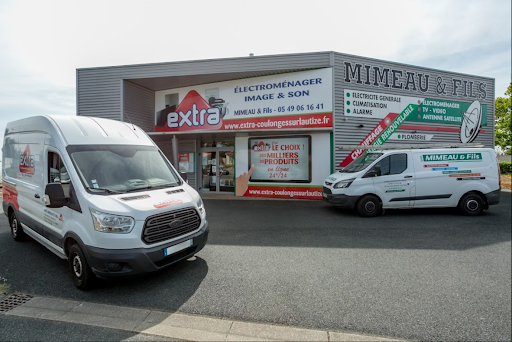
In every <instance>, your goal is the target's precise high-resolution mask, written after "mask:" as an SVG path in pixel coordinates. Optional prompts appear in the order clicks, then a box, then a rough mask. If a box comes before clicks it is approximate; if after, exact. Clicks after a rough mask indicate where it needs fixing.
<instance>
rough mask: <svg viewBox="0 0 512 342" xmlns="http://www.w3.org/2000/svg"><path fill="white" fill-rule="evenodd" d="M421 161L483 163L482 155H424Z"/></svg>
mask: <svg viewBox="0 0 512 342" xmlns="http://www.w3.org/2000/svg"><path fill="white" fill-rule="evenodd" d="M421 159H422V160H423V161H425V162H438V161H482V153H446V154H424V155H422V156H421Z"/></svg>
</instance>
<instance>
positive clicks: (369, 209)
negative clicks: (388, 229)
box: [364, 202, 375, 213]
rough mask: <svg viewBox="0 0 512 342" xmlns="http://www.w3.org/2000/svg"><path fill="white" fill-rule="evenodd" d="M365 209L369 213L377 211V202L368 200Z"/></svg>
mask: <svg viewBox="0 0 512 342" xmlns="http://www.w3.org/2000/svg"><path fill="white" fill-rule="evenodd" d="M364 210H366V212H368V213H372V212H374V211H375V203H373V202H366V203H365V205H364Z"/></svg>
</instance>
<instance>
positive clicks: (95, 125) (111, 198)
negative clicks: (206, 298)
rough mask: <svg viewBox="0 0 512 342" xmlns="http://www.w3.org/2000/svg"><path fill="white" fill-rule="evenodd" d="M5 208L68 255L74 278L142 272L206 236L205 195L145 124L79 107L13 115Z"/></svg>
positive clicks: (87, 280)
mask: <svg viewBox="0 0 512 342" xmlns="http://www.w3.org/2000/svg"><path fill="white" fill-rule="evenodd" d="M2 151H3V158H2V178H3V203H2V204H3V210H4V213H5V215H6V216H7V218H8V219H9V224H10V227H11V232H12V237H13V238H14V240H16V241H19V240H22V239H24V238H25V237H26V236H27V235H28V236H30V237H31V238H33V239H34V240H36V241H38V242H39V243H41V244H42V245H44V246H45V247H46V248H48V249H49V250H50V251H52V252H53V253H55V254H56V255H57V256H59V257H61V258H63V259H67V260H68V262H69V267H70V271H71V274H72V278H73V281H74V284H75V285H76V286H77V287H78V288H79V289H87V288H89V287H90V286H91V283H92V280H93V279H94V276H97V277H100V278H104V279H108V278H116V277H125V276H132V275H140V274H144V273H148V272H153V271H156V270H159V269H162V268H164V267H166V266H169V265H171V264H173V263H175V262H177V261H180V260H183V259H187V258H190V257H192V256H193V255H194V254H196V253H197V252H199V251H200V250H201V249H202V248H203V247H204V245H205V244H206V241H207V239H208V231H209V230H208V222H207V220H206V213H205V209H204V205H203V201H202V200H201V198H200V196H199V194H198V193H197V192H196V191H195V190H194V189H193V188H192V187H190V186H189V185H188V184H187V183H186V182H185V181H184V180H183V178H181V177H180V175H179V174H178V172H176V170H175V169H174V167H173V166H172V165H171V163H170V162H169V161H168V160H167V159H166V158H165V156H164V155H163V153H162V152H161V151H160V150H159V148H158V147H157V146H156V145H155V144H154V142H153V141H152V140H151V138H150V137H149V136H148V135H147V134H146V133H145V132H144V131H143V130H142V129H140V128H139V127H137V126H135V125H132V124H128V123H124V122H120V121H114V120H108V119H100V118H92V117H81V116H36V117H31V118H27V119H21V120H17V121H13V122H10V123H8V124H7V126H6V130H5V136H4V144H3V150H2Z"/></svg>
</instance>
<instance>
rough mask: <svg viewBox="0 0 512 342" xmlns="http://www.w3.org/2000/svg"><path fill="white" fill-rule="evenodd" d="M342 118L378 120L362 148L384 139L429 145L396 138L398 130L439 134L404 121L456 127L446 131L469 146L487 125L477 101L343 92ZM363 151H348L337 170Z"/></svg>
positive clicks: (419, 137)
mask: <svg viewBox="0 0 512 342" xmlns="http://www.w3.org/2000/svg"><path fill="white" fill-rule="evenodd" d="M344 93H345V115H346V116H357V117H365V118H369V117H371V118H379V119H381V118H382V120H381V121H380V122H379V123H378V124H377V126H375V128H374V129H373V130H372V131H371V132H370V133H369V134H368V135H367V136H366V137H365V138H364V139H363V140H362V141H361V142H360V143H359V144H360V145H363V146H370V145H382V144H384V143H385V142H386V141H387V140H388V139H399V140H417V141H421V140H424V141H429V140H430V139H431V138H432V136H431V135H418V134H416V135H413V134H405V135H404V134H400V135H399V134H397V133H395V131H396V130H397V129H398V128H407V129H411V128H414V129H415V130H427V131H428V130H439V127H429V126H405V125H403V124H404V122H405V121H419V122H433V123H438V124H439V123H442V124H452V125H459V126H460V128H458V129H450V131H455V132H457V133H459V139H460V142H462V143H471V142H473V141H474V140H475V139H476V137H477V136H478V134H479V133H480V131H481V127H482V126H486V125H487V105H481V104H480V102H479V101H478V100H474V101H473V102H471V103H466V102H456V101H446V100H434V99H426V98H419V97H409V96H398V95H389V94H382V93H373V92H365V91H359V90H350V89H345V92H344ZM365 151H366V150H365V149H358V150H354V151H352V152H351V153H350V154H349V155H348V156H347V157H346V158H345V159H344V160H343V161H342V162H341V163H340V165H339V166H343V167H344V166H347V165H348V164H350V163H351V162H352V161H353V160H354V159H356V158H357V157H359V156H360V155H361V154H363V153H364V152H365Z"/></svg>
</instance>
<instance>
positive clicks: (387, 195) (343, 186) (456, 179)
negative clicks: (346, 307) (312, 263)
mask: <svg viewBox="0 0 512 342" xmlns="http://www.w3.org/2000/svg"><path fill="white" fill-rule="evenodd" d="M500 193H501V178H500V170H499V164H498V161H497V159H496V153H495V151H494V150H493V149H490V148H448V149H446V148H445V149H407V150H380V151H375V150H372V151H371V152H368V153H365V154H363V155H362V156H360V157H359V158H358V159H356V160H354V161H353V162H352V163H350V164H349V165H347V166H346V167H345V168H343V169H342V170H340V171H338V172H336V173H334V174H332V175H330V176H329V177H327V178H326V179H325V182H324V186H323V192H322V196H323V199H324V201H326V202H328V203H331V204H332V205H335V206H339V207H344V208H350V209H355V210H356V211H357V212H358V213H359V215H361V216H364V217H372V216H377V215H380V214H381V213H382V212H383V209H391V208H436V207H458V208H459V209H461V211H462V212H463V213H465V214H466V215H479V214H481V213H482V211H483V210H484V209H488V208H489V205H492V204H497V203H499V201H500Z"/></svg>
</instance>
